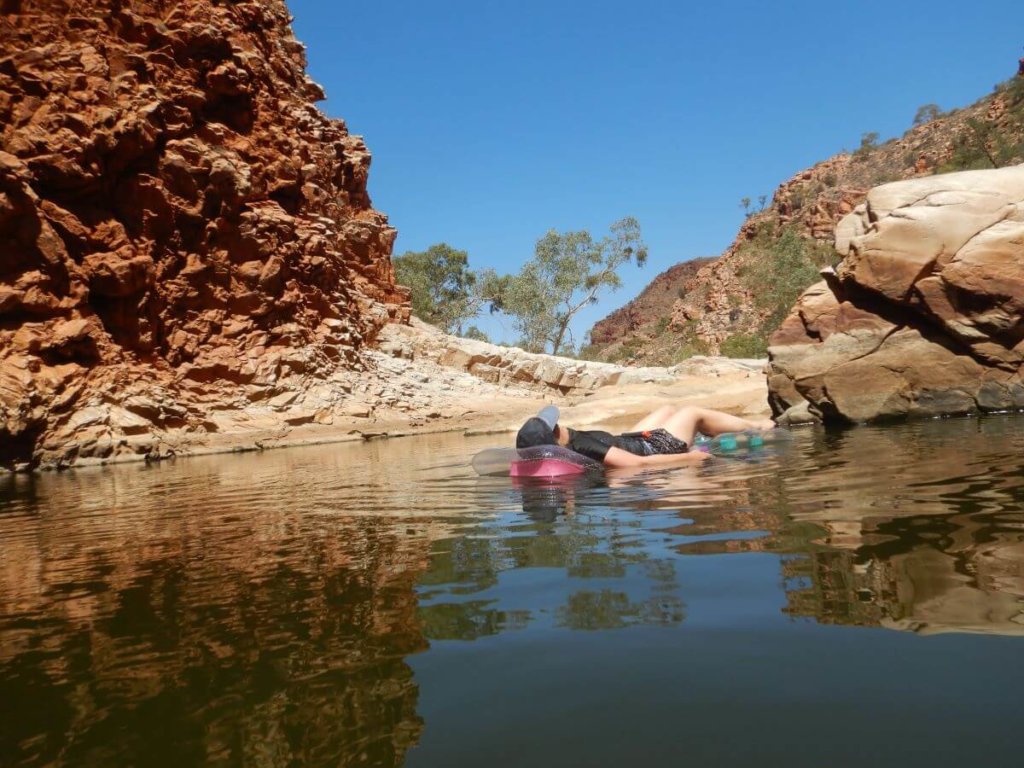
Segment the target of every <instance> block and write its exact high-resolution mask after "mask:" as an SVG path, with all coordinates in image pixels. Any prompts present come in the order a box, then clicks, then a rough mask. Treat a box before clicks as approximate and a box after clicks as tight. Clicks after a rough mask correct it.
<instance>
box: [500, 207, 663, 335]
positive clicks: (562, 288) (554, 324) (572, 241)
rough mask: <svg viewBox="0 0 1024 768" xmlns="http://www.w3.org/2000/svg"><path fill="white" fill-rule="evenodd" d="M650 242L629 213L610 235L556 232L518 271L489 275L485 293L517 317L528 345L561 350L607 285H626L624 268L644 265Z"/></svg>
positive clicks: (613, 227) (613, 287)
mask: <svg viewBox="0 0 1024 768" xmlns="http://www.w3.org/2000/svg"><path fill="white" fill-rule="evenodd" d="M646 260H647V246H646V245H644V242H643V240H642V239H641V234H640V224H639V223H638V222H637V220H636V219H634V218H632V217H626V218H624V219H622V220H621V221H617V222H615V223H614V224H612V226H611V228H610V232H609V234H608V235H607V236H606V237H603V238H601V239H600V240H595V239H594V238H593V237H592V236H591V235H590V233H589V232H587V231H580V232H565V233H559V232H556V231H554V230H551V231H550V232H548V233H547V234H546V235H544V237H542V238H541V239H540V240H538V241H537V246H536V248H535V250H534V255H533V258H532V259H530V261H528V262H527V263H526V264H524V265H523V268H522V269H521V270H520V271H519V273H518V274H516V275H510V276H504V277H498V276H497V275H491V276H488V278H487V279H486V280H485V281H484V283H485V287H486V289H487V290H486V291H484V293H485V294H486V296H488V297H489V299H488V300H490V301H492V302H493V306H494V307H496V308H498V309H500V310H501V311H503V312H505V313H506V314H508V315H509V316H511V318H512V321H513V323H514V325H515V327H516V329H517V330H518V331H519V333H520V334H521V343H522V345H523V347H524V348H526V349H530V350H534V351H544V350H546V349H548V348H550V350H551V352H552V353H554V354H558V353H559V352H565V351H567V350H568V349H569V348H571V346H572V341H571V339H570V338H569V336H570V333H569V324H570V323H571V322H572V319H573V317H575V316H576V315H577V314H578V313H579V312H580V311H581V310H582V309H583V308H584V307H586V306H587V305H589V304H593V303H595V302H597V299H598V294H599V293H600V292H601V291H602V290H604V289H610V290H616V289H617V288H619V287H620V286H621V285H622V280H621V278H620V277H619V274H618V272H619V269H620V268H621V267H622V266H623V265H625V264H627V263H629V262H634V261H635V262H636V264H637V266H643V264H644V262H645V261H646Z"/></svg>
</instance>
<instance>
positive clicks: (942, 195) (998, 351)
mask: <svg viewBox="0 0 1024 768" xmlns="http://www.w3.org/2000/svg"><path fill="white" fill-rule="evenodd" d="M836 247H837V249H838V250H839V252H840V253H841V254H842V255H843V256H844V257H845V258H844V259H843V261H842V262H841V263H840V264H839V266H838V268H837V269H836V270H835V271H834V272H832V273H829V274H826V279H825V280H824V281H823V282H821V283H819V284H817V285H815V286H812V287H811V288H810V289H808V290H807V292H806V293H804V295H803V296H802V297H801V298H800V300H799V302H798V303H797V305H796V307H794V309H793V311H792V312H791V313H790V315H789V316H788V317H787V318H786V320H785V321H784V323H783V324H782V326H781V328H780V329H779V330H778V331H777V332H776V333H775V334H774V335H773V336H772V339H771V346H770V347H769V355H770V363H769V390H770V398H771V403H772V408H773V411H774V412H775V413H776V414H782V415H783V416H784V417H785V418H787V419H798V418H803V417H806V416H813V417H817V418H820V419H823V420H826V421H830V420H834V421H866V420H872V419H879V418H886V417H898V416H907V415H937V414H950V413H971V412H978V411H998V410H1006V409H1015V408H1024V376H1022V374H1024V165H1019V166H1014V167H1011V168H1003V169H998V170H990V171H967V172H963V173H955V174H947V175H943V176H933V177H930V178H926V179H916V180H912V181H905V182H898V183H894V184H886V185H883V186H881V187H877V188H875V189H873V190H872V191H871V192H870V193H869V194H868V196H867V201H866V202H865V203H864V204H863V205H861V206H858V208H857V210H856V211H854V212H853V213H851V214H850V215H848V216H847V217H845V218H844V219H843V220H842V221H841V222H840V224H839V226H838V227H837V229H836Z"/></svg>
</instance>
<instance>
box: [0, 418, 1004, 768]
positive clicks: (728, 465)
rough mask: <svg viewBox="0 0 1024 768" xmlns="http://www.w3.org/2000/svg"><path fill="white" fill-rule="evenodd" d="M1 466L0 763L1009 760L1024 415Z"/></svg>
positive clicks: (444, 440)
mask: <svg viewBox="0 0 1024 768" xmlns="http://www.w3.org/2000/svg"><path fill="white" fill-rule="evenodd" d="M795 434H796V437H795V440H794V441H793V442H792V443H791V445H790V446H789V447H788V449H786V450H784V451H781V452H778V453H773V454H763V455H762V456H761V460H760V461H759V462H756V463H751V462H742V461H719V462H716V463H715V464H714V465H713V466H708V467H705V468H702V469H699V470H695V469H674V470H659V471H656V472H652V473H648V474H636V475H627V476H619V477H611V478H608V479H606V480H605V481H602V482H600V483H596V484H589V485H588V484H581V483H576V484H568V485H561V486H548V487H536V486H527V487H521V486H515V485H513V484H512V482H511V481H510V480H508V479H504V480H500V479H480V478H477V477H475V476H473V475H472V473H471V470H470V469H469V468H468V465H467V463H466V462H467V459H468V456H469V455H471V454H472V453H473V452H475V451H476V450H479V449H481V448H484V447H487V446H488V445H490V444H493V443H494V440H490V441H488V440H484V439H480V440H471V441H467V440H464V439H462V438H459V437H434V438H422V439H407V440H398V441H391V442H389V443H371V444H368V445H345V446H329V447H320V448H309V449H297V450H290V451H282V452H271V453H267V454H263V455H245V456H226V457H214V458H209V459H195V460H190V461H180V462H177V463H176V464H168V465H163V466H158V467H151V468H145V467H141V466H132V467H120V468H112V469H107V470H89V471H80V472H76V473H68V474H62V475H51V476H45V477H41V478H37V479H29V478H24V477H18V478H13V477H5V478H0V765H3V766H11V765H74V766H78V765H86V766H116V765H138V766H161V765H168V766H170V765H173V766H191V765H246V766H292V765H294V766H320V765H326V766H349V765H373V766H378V765H382V766H390V765H409V766H462V765H465V766H503V765H509V766H519V765H532V766H547V765H552V766H556V765H557V766H574V765H579V766H595V765H615V766H618V765H624V764H629V765H633V764H643V765H697V766H721V765H737V766H740V765H751V764H759V765H786V766H846V765H850V766H853V765H857V766H863V765H899V766H911V765H912V766H916V765H921V766H930V767H932V768H934V766H945V765H949V766H954V765H955V766H959V765H983V766H1016V765H1019V764H1020V761H1021V746H1022V742H1021V733H1022V731H1021V728H1022V726H1024V705H1022V694H1024V418H1019V417H999V418H991V419H987V420H983V421H977V420H951V421H942V422H928V423H922V424H917V425H911V426H904V427H889V428H884V429H883V428H859V429H854V430H850V431H847V432H843V433H837V434H827V433H825V432H822V431H812V430H807V431H802V432H797V433H795Z"/></svg>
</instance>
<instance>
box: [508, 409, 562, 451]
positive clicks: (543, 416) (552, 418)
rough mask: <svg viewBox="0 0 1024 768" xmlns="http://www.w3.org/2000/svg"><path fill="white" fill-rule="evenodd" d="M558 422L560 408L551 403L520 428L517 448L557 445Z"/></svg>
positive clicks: (517, 436)
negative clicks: (556, 429)
mask: <svg viewBox="0 0 1024 768" xmlns="http://www.w3.org/2000/svg"><path fill="white" fill-rule="evenodd" d="M557 423H558V408H556V407H555V406H553V405H549V406H547V407H545V408H543V409H541V412H540V413H538V414H537V415H536V416H534V417H533V418H530V419H527V420H526V423H525V424H523V426H521V427H520V428H519V433H518V434H517V435H516V448H533V447H534V446H537V445H557V444H558V441H557V440H556V439H555V431H554V427H555V425H556V424H557Z"/></svg>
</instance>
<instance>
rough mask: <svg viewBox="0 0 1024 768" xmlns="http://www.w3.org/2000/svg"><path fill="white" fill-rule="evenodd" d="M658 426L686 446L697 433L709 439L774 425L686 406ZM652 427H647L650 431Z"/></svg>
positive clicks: (708, 409) (769, 422) (768, 422)
mask: <svg viewBox="0 0 1024 768" xmlns="http://www.w3.org/2000/svg"><path fill="white" fill-rule="evenodd" d="M658 426H660V427H663V428H664V429H667V430H668V431H669V432H671V433H672V434H673V435H675V436H676V437H678V438H679V439H680V440H683V441H685V442H686V444H687V445H693V439H694V437H695V436H696V434H697V433H698V432H701V433H703V434H705V435H708V436H709V437H714V436H715V435H720V434H722V433H723V432H742V431H744V430H747V429H771V428H772V427H774V426H775V425H774V424H773V423H772V422H771V421H768V420H765V421H750V420H748V419H743V418H740V417H739V416H733V415H731V414H728V413H723V412H722V411H713V410H711V409H710V408H698V407H697V406H693V405H687V406H683V407H682V408H680V409H679V410H678V411H676V412H675V413H674V414H673V415H672V416H671V417H670V418H669V419H668V421H666V422H665V423H663V424H659V425H658ZM652 428H653V427H647V429H652Z"/></svg>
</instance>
